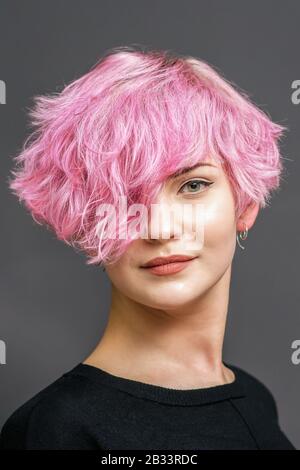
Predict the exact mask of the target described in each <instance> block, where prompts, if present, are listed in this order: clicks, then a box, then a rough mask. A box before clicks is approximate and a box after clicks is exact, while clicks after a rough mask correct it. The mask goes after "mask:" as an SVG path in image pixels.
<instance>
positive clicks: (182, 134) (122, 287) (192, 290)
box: [1, 47, 294, 450]
mask: <svg viewBox="0 0 300 470" xmlns="http://www.w3.org/2000/svg"><path fill="white" fill-rule="evenodd" d="M31 117H32V123H33V124H34V125H35V126H36V131H35V132H34V133H33V134H32V139H31V140H28V141H27V142H26V145H25V146H24V148H23V150H22V152H21V153H20V154H19V155H18V156H17V157H16V158H17V163H18V165H19V167H18V168H16V170H15V171H14V172H13V178H12V180H11V181H10V187H11V189H12V190H13V191H14V193H15V194H16V195H17V196H18V197H19V199H20V200H22V201H24V203H25V205H26V207H27V209H28V210H29V211H30V212H31V214H32V216H33V217H34V219H35V220H36V221H37V222H39V223H44V224H45V225H47V226H48V227H50V228H51V229H53V230H54V231H55V233H56V235H57V237H58V238H60V239H62V240H64V241H65V242H66V243H68V244H71V245H72V246H73V247H74V248H75V249H80V250H83V251H84V252H85V253H86V254H87V263H88V264H96V265H102V266H104V267H105V270H106V273H107V275H108V276H109V278H110V281H111V284H112V298H111V307H110V311H109V321H108V324H107V327H106V330H105V332H104V335H103V337H102V338H101V339H100V341H99V344H98V345H97V347H96V348H95V349H94V350H93V351H92V353H91V354H90V355H89V356H88V357H87V358H85V359H84V360H83V361H82V362H81V363H79V364H76V365H75V367H73V368H72V369H71V370H68V371H66V373H65V374H63V375H62V376H61V377H58V378H57V380H55V381H54V382H53V383H51V384H49V385H48V386H47V387H46V388H44V389H43V390H41V391H40V392H39V393H37V394H36V395H35V396H34V397H32V398H31V399H30V400H28V401H27V402H26V403H24V404H23V405H22V406H20V407H19V408H18V409H17V410H16V411H15V412H14V413H13V414H12V415H11V416H10V417H9V418H8V420H7V421H6V423H5V425H4V427H3V429H2V434H1V446H2V448H3V449H11V448H14V449H105V450H108V449H109V450H112V449H198V450H202V449H294V446H293V445H292V443H291V442H290V441H289V440H288V438H287V437H286V436H285V434H284V433H283V432H282V430H281V428H280V425H279V420H278V410H277V405H276V402H275V400H274V397H273V395H272V393H271V391H270V390H269V389H268V388H267V387H266V386H265V385H264V384H263V383H262V382H261V381H259V380H258V379H256V378H255V377H254V376H252V375H251V374H250V373H248V372H246V371H245V370H243V369H241V368H240V367H238V366H236V365H233V364H228V363H225V362H224V361H223V359H222V347H223V339H224V332H225V327H226V317H227V313H228V302H229V290H230V279H231V266H232V260H233V257H234V253H235V250H236V242H238V245H239V248H238V249H241V250H242V249H243V248H244V246H243V243H244V242H243V243H241V240H245V239H246V237H247V234H248V231H249V230H250V229H251V228H252V226H253V224H254V223H255V219H256V217H257V214H258V211H259V209H261V208H264V207H265V206H266V205H267V204H268V200H269V198H270V195H271V192H272V191H274V190H276V189H277V188H278V187H279V186H280V180H281V177H282V173H283V172H282V170H283V164H282V157H281V155H280V151H279V138H280V137H281V135H282V133H283V131H284V127H282V126H280V125H279V124H276V123H274V122H272V121H271V120H270V119H269V117H268V116H267V115H266V114H265V113H264V112H262V111H261V110H260V109H258V107H256V106H255V105H254V104H253V103H252V102H251V101H250V99H249V97H248V96H247V95H246V94H245V93H244V92H243V91H238V90H237V88H236V87H235V86H234V85H233V84H231V83H230V82H228V81H226V80H225V79H224V78H223V77H222V76H221V75H220V74H219V73H218V72H217V71H216V69H215V68H213V67H212V66H210V65H209V64H208V63H206V62H203V61H201V60H198V59H196V58H194V57H190V56H179V55H175V54H172V53H171V52H170V51H159V50H148V51H146V50H139V49H138V48H134V47H120V48H115V49H112V50H110V51H108V53H107V54H105V55H104V56H103V57H102V58H101V60H100V61H99V62H98V63H97V64H96V65H95V66H94V67H93V68H92V69H91V70H90V71H89V72H88V73H86V74H85V75H83V76H82V77H80V78H79V79H77V80H75V81H74V82H72V83H71V84H69V85H68V86H66V87H65V88H64V90H63V91H62V92H60V93H57V94H54V95H53V96H39V97H37V98H36V103H35V107H34V108H33V109H32V110H31ZM124 199H125V205H124V204H123V205H121V204H120V202H122V203H124ZM153 206H154V207H155V208H156V210H158V211H157V212H156V213H155V212H151V211H150V209H152V208H153ZM186 207H188V208H189V209H191V210H189V211H184V210H183V209H184V208H186ZM136 208H139V209H140V211H136V212H134V210H133V209H136ZM112 209H113V210H112ZM141 214H143V216H144V217H141ZM170 215H171V216H172V217H170ZM134 224H135V225H134ZM141 227H142V228H143V230H141ZM129 228H130V229H131V230H128V229H129ZM139 228H140V230H139ZM144 230H145V231H144ZM108 234H109V236H108ZM145 235H146V236H145ZM178 235H179V236H178Z"/></svg>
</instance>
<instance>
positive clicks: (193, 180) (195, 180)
mask: <svg viewBox="0 0 300 470" xmlns="http://www.w3.org/2000/svg"><path fill="white" fill-rule="evenodd" d="M193 182H200V183H201V184H203V185H204V186H205V187H208V186H210V185H211V184H213V182H212V181H205V180H201V179H199V178H198V179H191V180H189V181H187V182H186V183H184V184H183V185H182V186H181V188H180V189H179V192H183V193H186V192H187V193H188V194H199V192H201V193H202V192H203V191H191V192H189V191H181V190H182V188H184V187H185V186H187V185H188V184H190V183H193Z"/></svg>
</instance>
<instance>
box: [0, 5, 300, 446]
mask: <svg viewBox="0 0 300 470" xmlns="http://www.w3.org/2000/svg"><path fill="white" fill-rule="evenodd" d="M0 8H1V12H0V22H1V26H0V35H1V37H0V53H1V55H0V57H1V62H0V79H1V80H3V81H5V83H6V87H7V88H6V104H1V105H0V119H1V121H0V130H1V139H0V146H1V147H0V148H1V172H0V173H1V195H0V196H1V199H0V201H1V231H0V235H1V238H2V240H1V249H2V250H1V252H2V253H1V324H0V340H2V341H4V342H5V345H6V354H7V356H6V364H2V365H0V380H1V386H0V428H1V426H2V424H3V422H4V420H5V419H6V418H7V417H8V416H9V415H10V414H11V413H12V412H13V411H14V410H15V409H16V408H17V407H18V406H20V405H21V404H22V403H23V402H25V401H26V400H28V399H29V398H30V397H31V396H33V395H34V394H35V393H37V392H38V391H39V390H41V389H42V388H44V387H45V386H46V385H48V384H49V383H50V382H52V381H54V380H55V379H56V378H57V377H58V376H59V375H61V374H62V373H64V372H65V371H66V370H68V369H71V368H72V367H74V366H75V365H76V364H77V363H78V362H80V361H82V360H84V358H85V357H86V356H87V355H88V354H89V353H90V352H91V350H92V349H93V348H94V346H95V345H96V344H97V342H98V341H99V339H100V337H101V335H102V333H103V329H104V326H105V323H106V321H107V311H108V308H109V296H110V284H109V281H108V279H107V278H106V277H105V273H103V272H102V270H100V269H99V268H96V267H88V266H86V265H85V258H84V257H83V255H79V254H75V252H74V251H73V250H72V248H70V247H68V246H67V245H64V244H63V242H60V241H58V240H57V239H56V238H55V236H54V234H52V233H51V232H50V231H47V230H46V229H45V228H43V227H41V226H39V225H38V224H36V223H35V222H34V221H33V219H32V218H31V217H30V215H29V214H28V213H27V212H26V211H25V209H24V208H23V207H22V206H21V205H20V204H19V203H18V201H17V199H16V198H15V197H14V196H13V195H12V194H10V193H9V191H8V188H7V183H6V179H7V175H8V173H9V170H10V169H11V167H12V160H11V156H12V155H14V154H15V153H16V152H17V151H18V150H19V149H20V147H21V145H22V143H23V141H24V139H25V137H26V136H27V135H28V118H27V115H26V112H27V110H26V108H27V106H29V105H31V104H32V97H33V96H34V95H36V94H43V93H45V92H51V91H54V90H60V89H61V87H62V86H63V85H64V84H67V83H69V82H70V81H72V80H73V79H75V78H77V77H79V76H81V75H82V74H83V73H85V72H87V71H88V69H89V67H91V66H92V65H93V64H94V63H95V62H96V60H98V59H99V57H100V56H101V54H102V53H103V52H104V51H105V50H106V49H108V48H111V47H114V46H120V45H130V44H141V45H146V46H152V47H157V48H166V49H172V50H173V51H177V52H179V53H184V54H190V55H196V56H197V57H199V58H202V59H204V60H207V61H208V62H210V63H211V64H214V65H216V66H217V67H219V69H220V70H221V71H222V72H223V73H224V75H225V76H226V77H227V78H228V79H230V80H233V81H234V82H235V83H237V84H238V85H239V86H240V87H242V88H243V89H245V90H246V91H248V92H249V93H250V94H251V96H252V98H253V99H254V100H255V102H256V103H257V104H258V105H259V106H261V107H262V109H264V110H265V111H267V112H269V113H270V116H271V117H272V118H273V119H274V120H275V121H277V122H279V123H282V124H284V125H287V126H288V127H289V129H290V130H289V132H288V134H287V137H286V138H285V140H284V143H283V145H282V151H283V153H284V155H285V157H287V158H288V160H286V161H285V166H286V170H287V175H288V176H287V177H286V178H285V180H286V181H285V183H284V184H283V186H282V188H281V190H280V192H279V193H278V194H276V196H274V197H273V200H272V203H271V207H270V208H268V209H265V210H263V211H262V212H260V214H259V216H258V218H257V220H256V223H255V225H254V227H253V228H252V230H251V231H250V232H249V236H248V239H247V240H246V241H245V242H244V244H245V246H246V249H245V251H244V252H243V251H242V250H241V249H240V248H239V247H238V246H237V251H236V255H235V258H234V263H233V274H232V285H231V299H230V305H229V313H228V323H227V330H226V337H225V346H224V360H225V361H227V362H231V363H233V364H236V365H238V366H240V367H242V368H244V369H246V370H247V371H249V372H250V373H253V374H254V375H255V376H256V377H257V378H259V379H260V380H262V381H263V382H264V383H265V384H266V385H267V386H268V387H270V389H271V390H272V392H273V394H274V396H275V398H276V401H277V404H278V408H279V416H280V424H281V427H282V429H283V430H284V431H285V432H286V434H287V435H288V437H289V438H290V440H291V441H292V442H293V444H294V445H295V446H296V447H298V448H299V447H300V419H299V418H300V416H299V415H300V402H299V390H300V364H299V365H297V364H294V363H293V362H292V360H291V356H292V352H293V350H292V349H291V344H292V342H293V341H294V340H297V339H298V340H299V339H300V321H299V318H300V315H299V313H300V312H299V303H300V302H299V300H300V294H299V291H300V289H299V269H298V267H299V265H300V257H299V247H298V241H299V210H300V209H299V208H300V204H299V202H300V201H299V195H300V194H299V176H300V172H299V170H300V162H299V133H300V105H297V104H296V103H295V104H293V102H292V100H291V94H292V89H291V83H292V82H293V81H294V80H297V79H298V80H299V79H300V67H299V44H300V3H299V2H298V1H297V0H294V1H291V0H290V1H287V0H285V1H284V2H283V1H274V0H273V1H272V0H264V1H263V2H262V1H253V0H252V1H251V2H247V1H230V0H227V1H226V2H223V1H221V0H220V1H216V0H209V1H206V0H204V1H203V0H202V1H199V0H198V1H196V0H194V1H191V0H185V1H184V2H183V1H174V0H172V1H166V0H164V1H157V0H151V1H141V0H139V1H132V0H131V1H129V0H127V1H124V0H123V1H112V0H109V1H95V0H88V1H83V0H81V1H79V0H78V1H75V0H65V1H58V0H51V2H50V1H49V0H48V1H46V0H44V1H32V0H27V1H26V2H21V1H12V0H9V1H4V0H1V4H0Z"/></svg>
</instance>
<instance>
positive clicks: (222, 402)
mask: <svg viewBox="0 0 300 470" xmlns="http://www.w3.org/2000/svg"><path fill="white" fill-rule="evenodd" d="M223 363H224V364H225V365H226V366H227V367H229V368H230V369H231V370H232V371H233V372H234V374H235V380H234V381H233V382H231V383H227V384H223V385H217V386H213V387H207V388H198V389H188V390H178V389H171V388H166V387H161V386H158V385H153V384H147V383H143V382H138V381H136V380H131V379H126V378H124V377H118V376H116V375H112V374H110V373H108V372H107V371H104V370H102V369H99V368H97V367H94V366H91V365H88V364H83V363H79V364H77V365H76V366H75V367H74V368H73V369H71V370H69V371H68V372H66V373H65V374H63V375H62V376H60V377H59V378H58V379H56V380H55V381H54V382H52V383H51V384H49V385H48V386H47V387H46V388H44V389H43V390H41V391H40V392H38V393H37V394H36V395H35V396H33V397H32V398H31V399H29V400H28V401H27V402H25V403H24V404H23V405H22V406H20V407H19V408H18V409H17V410H16V411H15V412H14V413H13V414H12V415H11V416H10V417H9V418H8V419H7V421H6V422H5V424H4V426H3V428H2V432H1V436H0V448H1V449H2V450H3V449H52V450H53V449H98V450H99V449H100V450H101V449H102V450H124V449H130V450H137V449H143V450H163V449H164V450H187V449H190V450H204V449H214V450H217V449H234V450H237V449H293V450H296V448H295V447H294V446H293V444H292V443H291V442H290V441H289V440H288V438H287V437H286V436H285V434H284V433H283V432H282V430H281V429H280V426H279V422H278V411H277V405H276V403H275V400H274V397H273V395H272V393H271V392H270V390H269V389H268V388H267V387H266V386H265V385H264V384H263V383H262V382H260V381H259V380H258V379H256V378H255V377H254V376H252V375H251V374H249V373H248V372H246V371H244V370H243V369H241V368H239V367H237V366H233V365H231V364H226V363H225V362H223Z"/></svg>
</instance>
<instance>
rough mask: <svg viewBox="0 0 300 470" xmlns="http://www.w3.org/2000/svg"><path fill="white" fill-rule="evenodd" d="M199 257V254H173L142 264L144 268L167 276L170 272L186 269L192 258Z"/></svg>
mask: <svg viewBox="0 0 300 470" xmlns="http://www.w3.org/2000/svg"><path fill="white" fill-rule="evenodd" d="M195 258H198V256H193V257H191V256H185V255H172V256H166V257H158V258H154V259H152V260H150V261H148V263H146V264H144V265H143V266H141V268H143V269H147V270H148V271H149V272H151V273H152V274H156V275H158V276H166V275H168V274H175V273H178V272H179V271H182V270H183V269H185V268H186V267H187V266H188V265H189V264H190V263H191V261H192V260H194V259H195Z"/></svg>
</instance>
